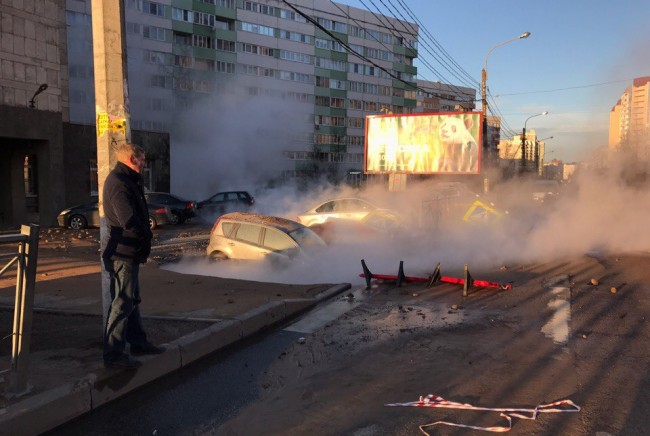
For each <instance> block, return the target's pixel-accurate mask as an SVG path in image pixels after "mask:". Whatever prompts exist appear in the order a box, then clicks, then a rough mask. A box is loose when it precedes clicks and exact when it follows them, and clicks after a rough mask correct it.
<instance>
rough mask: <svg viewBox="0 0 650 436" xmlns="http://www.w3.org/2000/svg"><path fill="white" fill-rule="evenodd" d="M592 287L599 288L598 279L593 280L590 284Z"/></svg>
mask: <svg viewBox="0 0 650 436" xmlns="http://www.w3.org/2000/svg"><path fill="white" fill-rule="evenodd" d="M589 283H590V284H591V285H592V286H598V279H591V281H590V282H589Z"/></svg>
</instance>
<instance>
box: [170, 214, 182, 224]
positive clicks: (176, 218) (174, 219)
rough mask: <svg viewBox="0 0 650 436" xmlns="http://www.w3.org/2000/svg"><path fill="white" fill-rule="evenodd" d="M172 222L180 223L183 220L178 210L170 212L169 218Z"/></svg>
mask: <svg viewBox="0 0 650 436" xmlns="http://www.w3.org/2000/svg"><path fill="white" fill-rule="evenodd" d="M169 222H171V223H172V224H180V223H182V222H183V219H182V218H181V214H180V213H178V212H172V216H171V219H170V220H169Z"/></svg>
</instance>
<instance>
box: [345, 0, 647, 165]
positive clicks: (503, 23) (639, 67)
mask: <svg viewBox="0 0 650 436" xmlns="http://www.w3.org/2000/svg"><path fill="white" fill-rule="evenodd" d="M338 3H343V4H349V5H350V6H355V7H359V8H361V9H366V10H370V11H372V12H375V13H379V12H381V13H382V14H385V15H392V16H395V17H397V18H407V19H409V20H410V21H415V20H413V19H412V17H411V15H412V16H414V17H416V18H417V20H419V21H420V23H421V25H422V27H424V28H425V29H426V31H428V34H429V35H430V36H431V37H433V38H435V42H437V44H439V45H440V46H441V47H442V48H443V49H444V50H445V51H446V52H447V54H448V55H449V56H450V57H451V58H452V59H453V60H454V61H455V62H456V63H457V64H458V65H459V66H460V67H462V69H463V70H464V71H466V72H467V73H468V74H469V75H470V76H471V79H472V80H473V81H474V82H477V83H480V81H481V69H482V68H483V65H484V63H485V58H486V56H487V54H488V52H489V51H490V49H491V48H492V47H494V46H495V45H497V44H499V43H502V42H504V41H507V40H509V39H511V38H514V37H517V36H518V35H520V34H521V33H523V32H531V36H530V37H528V38H526V39H521V40H519V39H518V40H516V41H514V42H510V43H508V44H505V45H503V46H500V47H497V48H495V49H494V51H492V53H491V54H490V56H489V59H488V80H487V84H488V89H489V91H490V94H491V95H492V96H493V100H492V101H493V102H494V103H496V106H497V108H498V111H499V112H500V114H501V115H502V116H503V119H504V120H505V125H506V129H507V130H510V131H514V132H516V133H518V134H519V133H521V131H522V128H523V127H524V122H525V120H526V119H527V118H528V117H530V116H531V115H535V114H538V113H541V112H543V111H549V114H548V115H546V116H539V117H535V118H532V119H529V120H528V122H527V124H526V128H527V129H528V130H530V129H534V130H535V131H536V132H537V135H538V138H540V139H543V138H546V137H550V136H553V139H550V140H547V141H546V150H547V153H548V154H547V156H546V160H547V161H548V160H550V159H553V158H557V159H562V160H564V161H565V162H571V161H579V160H584V159H586V158H587V157H588V155H589V152H590V151H591V150H593V149H594V148H596V147H599V146H606V145H607V137H608V130H609V112H610V110H611V109H612V107H613V106H614V105H615V104H616V102H617V101H618V99H619V98H620V96H621V94H622V93H623V91H624V90H625V88H626V87H628V86H631V85H632V79H634V78H635V77H642V76H650V21H649V18H650V0H618V1H615V0H447V1H436V0H340V1H339V2H338ZM400 14H401V16H400ZM431 37H429V36H426V35H425V32H424V31H423V30H422V29H421V30H420V46H419V52H418V57H419V58H421V59H424V61H420V62H417V63H416V66H417V67H418V76H419V78H421V79H425V80H431V81H435V80H441V81H442V82H444V83H451V84H455V85H463V86H467V84H465V83H463V82H461V81H460V80H459V79H457V78H456V77H455V76H454V74H452V73H451V72H449V71H448V69H446V68H445V66H443V65H442V64H441V63H440V62H439V61H438V60H437V59H436V56H438V57H442V58H443V59H445V60H446V61H447V63H448V65H450V66H453V64H452V63H451V62H450V61H449V59H448V58H446V57H444V56H441V55H439V52H440V51H439V48H438V47H437V46H436V45H435V42H434V41H433V40H432V39H431ZM427 64H428V65H430V66H432V67H433V69H435V70H436V71H437V72H438V73H439V74H436V72H434V71H432V69H430V68H429V66H427ZM452 70H457V69H456V68H455V69H452ZM457 74H459V73H457ZM461 78H464V76H462V75H461ZM466 80H469V79H466ZM476 89H477V91H478V92H477V97H478V98H480V88H479V86H478V85H476ZM479 108H480V104H478V105H477V109H479ZM508 128H509V129H508ZM502 137H504V134H503V133H502ZM551 151H552V152H551Z"/></svg>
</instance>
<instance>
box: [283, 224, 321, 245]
mask: <svg viewBox="0 0 650 436" xmlns="http://www.w3.org/2000/svg"><path fill="white" fill-rule="evenodd" d="M289 236H291V237H292V238H293V239H294V240H295V241H296V242H297V243H298V245H300V246H301V247H303V248H306V249H308V250H309V249H314V248H321V247H325V246H326V244H325V242H323V240H322V239H321V238H320V237H319V236H318V235H317V234H316V233H314V232H313V231H311V230H309V229H308V228H306V227H300V228H298V229H296V230H294V231H292V232H290V233H289Z"/></svg>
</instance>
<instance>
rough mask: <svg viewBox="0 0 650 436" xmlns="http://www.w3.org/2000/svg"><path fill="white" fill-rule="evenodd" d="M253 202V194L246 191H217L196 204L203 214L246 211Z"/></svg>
mask: <svg viewBox="0 0 650 436" xmlns="http://www.w3.org/2000/svg"><path fill="white" fill-rule="evenodd" d="M254 204H255V199H254V198H253V196H252V195H251V194H250V193H248V192H246V191H227V192H217V193H216V194H214V195H213V196H212V197H210V198H208V199H206V200H203V201H199V202H198V203H197V204H196V207H197V209H198V210H199V213H201V214H204V215H210V214H219V215H223V214H224V213H229V212H246V211H248V210H250V208H251V207H253V205H254Z"/></svg>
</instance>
